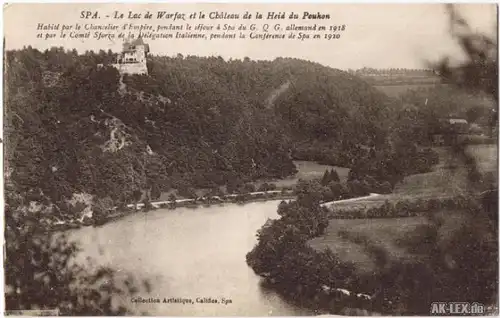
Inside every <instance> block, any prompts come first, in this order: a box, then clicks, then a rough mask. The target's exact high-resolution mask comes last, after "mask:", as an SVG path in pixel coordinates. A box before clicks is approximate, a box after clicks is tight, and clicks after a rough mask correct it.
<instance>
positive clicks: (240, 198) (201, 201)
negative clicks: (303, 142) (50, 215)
mask: <svg viewBox="0 0 500 318" xmlns="http://www.w3.org/2000/svg"><path fill="white" fill-rule="evenodd" d="M294 198H295V194H294V193H293V190H282V191H278V190H272V191H256V192H249V193H242V194H227V195H223V196H205V197H198V198H196V199H177V200H162V201H153V202H148V203H146V204H145V203H137V204H128V205H127V206H126V207H125V208H123V209H118V208H117V207H115V208H113V210H111V211H110V213H109V214H108V215H106V216H105V217H103V218H100V219H91V218H83V219H75V220H72V221H66V222H64V221H59V222H57V223H53V224H51V225H49V226H48V229H47V230H48V231H66V230H70V229H78V228H81V227H85V226H101V225H104V224H106V223H109V222H112V221H114V220H117V219H120V218H123V217H125V216H127V215H130V214H132V213H137V212H139V211H143V212H149V211H151V210H156V209H170V210H174V209H177V208H197V207H199V206H205V207H208V206H213V205H224V204H247V203H251V202H265V201H271V200H290V199H294Z"/></svg>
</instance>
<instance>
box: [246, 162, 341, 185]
mask: <svg viewBox="0 0 500 318" xmlns="http://www.w3.org/2000/svg"><path fill="white" fill-rule="evenodd" d="M293 163H294V164H295V166H296V167H297V170H298V172H297V174H295V175H294V176H292V177H289V178H286V179H282V180H272V181H267V182H272V183H274V184H276V186H277V187H278V188H283V187H291V186H293V185H295V184H297V182H298V181H299V179H302V180H313V179H321V177H323V174H324V173H325V171H326V170H327V169H328V170H330V169H335V170H337V173H338V175H339V178H340V181H342V182H345V181H346V180H347V175H348V174H349V168H344V167H336V166H329V165H322V164H318V163H316V162H312V161H301V160H294V161H293ZM262 183H264V181H259V182H255V184H256V186H257V187H258V186H259V185H260V184H262Z"/></svg>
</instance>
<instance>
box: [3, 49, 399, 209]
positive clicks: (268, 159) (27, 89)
mask: <svg viewBox="0 0 500 318" xmlns="http://www.w3.org/2000/svg"><path fill="white" fill-rule="evenodd" d="M113 55H114V54H113V53H112V52H104V51H101V52H99V53H98V54H95V53H93V52H86V53H85V54H83V55H78V54H77V52H76V51H66V52H65V51H64V50H63V49H62V48H53V49H51V50H47V51H45V52H40V51H38V50H36V49H32V48H30V47H28V48H25V49H23V50H18V51H9V52H7V53H6V57H5V63H6V86H5V92H6V117H5V118H6V121H5V132H6V159H7V163H6V168H7V176H8V177H9V178H8V181H9V185H11V186H14V187H15V189H16V192H17V193H20V194H21V196H22V197H24V198H25V199H26V200H28V202H29V201H33V200H35V201H36V200H38V199H39V198H40V195H41V196H42V197H46V198H49V199H50V201H51V202H53V203H56V202H66V201H67V200H68V199H69V198H71V197H72V196H73V195H74V194H78V193H80V194H81V193H87V194H90V195H92V196H95V197H96V198H99V200H101V201H102V200H103V202H107V203H108V205H109V204H110V202H112V203H113V204H117V205H120V204H125V203H128V202H133V201H134V200H138V198H139V197H140V195H141V191H143V190H145V189H152V188H155V190H156V191H155V192H160V191H166V190H168V189H170V188H177V189H179V188H186V187H199V188H210V187H213V186H215V185H223V184H228V183H234V182H239V181H243V182H246V181H250V180H255V179H259V178H282V177H286V176H289V175H292V174H294V173H295V172H296V169H295V167H294V165H293V163H292V157H291V156H290V154H291V153H294V147H295V145H296V144H300V143H311V142H321V143H324V144H328V147H330V148H332V147H336V146H335V145H341V146H342V148H340V146H339V148H337V149H338V150H339V151H340V150H341V149H342V151H343V153H344V157H346V158H347V159H345V161H346V162H348V161H349V160H348V159H349V158H350V156H351V155H350V154H351V151H352V150H356V149H357V148H356V147H359V145H374V144H381V143H384V142H385V137H386V135H387V133H388V127H389V126H390V125H388V120H389V116H387V114H388V113H389V111H390V108H389V107H391V102H390V101H389V99H388V98H386V97H385V96H384V95H383V94H381V93H380V92H378V91H377V90H375V89H373V88H372V87H371V86H370V85H369V84H367V83H366V82H365V81H363V80H361V79H359V78H357V77H355V76H352V75H349V74H348V73H345V72H342V71H339V70H335V69H331V68H327V67H324V66H321V65H319V64H315V63H311V62H307V61H302V60H296V59H276V60H274V61H272V62H269V61H251V60H249V59H246V60H244V61H240V60H230V61H224V60H223V59H221V58H215V57H211V58H200V57H192V56H188V57H186V58H184V57H182V56H177V57H174V58H170V57H159V56H153V57H152V58H151V61H150V62H149V69H150V76H143V75H141V76H139V75H134V76H124V77H123V78H120V76H119V74H118V72H117V71H116V70H115V69H114V68H109V67H104V68H99V69H98V68H97V67H96V65H97V64H98V63H106V61H110V60H112V58H113ZM340 141H342V142H340ZM37 198H38V199H37ZM58 207H59V209H60V210H61V211H62V210H64V205H63V206H58ZM61 213H62V212H61Z"/></svg>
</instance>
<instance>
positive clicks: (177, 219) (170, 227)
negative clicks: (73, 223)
mask: <svg viewBox="0 0 500 318" xmlns="http://www.w3.org/2000/svg"><path fill="white" fill-rule="evenodd" d="M278 204H279V201H268V202H255V203H249V204H246V205H230V204H228V205H225V206H212V207H199V208H196V209H189V208H179V209H176V210H167V209H160V210H156V211H151V212H149V213H137V214H134V215H130V216H128V217H125V218H123V219H121V220H118V221H115V222H112V223H109V224H106V225H104V226H102V227H98V228H93V227H87V228H83V229H80V230H77V231H75V232H73V233H72V238H73V239H75V240H77V241H79V242H80V243H81V245H82V248H83V252H82V255H81V256H82V257H88V256H90V257H91V258H93V259H94V260H95V261H96V262H97V263H98V264H100V265H111V266H112V267H113V268H114V269H116V270H118V271H120V272H130V273H132V274H134V275H135V276H136V277H137V278H140V279H151V281H152V285H153V291H152V292H151V294H145V295H140V296H142V297H143V298H149V297H153V298H159V299H161V301H163V299H164V298H166V299H169V298H187V299H192V300H193V302H196V298H212V299H217V300H219V302H220V301H221V300H222V298H225V299H226V300H230V301H231V303H228V304H226V305H223V304H220V303H219V304H212V303H206V304H201V303H198V304H196V303H195V304H184V305H183V304H176V303H159V304H155V303H144V304H137V303H132V300H126V301H127V302H128V303H129V304H130V305H131V306H136V308H137V309H139V310H140V311H147V312H148V314H152V315H175V316H220V315H222V316H268V315H271V316H297V315H310V314H311V312H309V311H307V310H303V309H299V308H297V307H295V306H293V305H291V304H288V303H286V302H285V301H284V300H282V299H281V298H280V297H279V296H278V295H276V294H275V293H273V292H269V291H264V290H263V289H262V288H261V287H260V286H259V281H260V278H259V277H258V276H256V275H255V274H254V273H253V271H252V270H251V268H249V267H248V266H247V264H246V262H245V255H246V253H247V252H249V251H250V250H251V249H252V247H253V246H254V245H255V243H256V236H255V234H256V232H257V230H258V229H259V228H260V227H261V226H262V225H263V224H264V223H265V221H266V220H267V218H277V217H278V215H277V214H276V210H277V206H278Z"/></svg>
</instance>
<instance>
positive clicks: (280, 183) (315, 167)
mask: <svg viewBox="0 0 500 318" xmlns="http://www.w3.org/2000/svg"><path fill="white" fill-rule="evenodd" d="M293 163H294V164H295V166H296V167H297V170H298V172H297V173H296V174H295V175H294V176H291V177H288V178H285V179H280V180H259V181H256V182H253V184H254V185H255V187H256V188H257V189H258V188H259V186H260V185H261V184H263V183H265V182H267V183H274V184H275V185H276V187H277V188H278V190H279V189H282V188H286V187H292V186H294V185H295V184H297V182H298V181H299V179H302V180H313V179H321V177H323V174H324V173H325V171H326V170H331V169H335V170H336V171H337V173H338V175H339V178H340V181H341V182H345V181H347V176H348V174H349V168H344V167H336V166H329V165H322V164H318V163H316V162H312V161H301V160H294V161H293ZM224 188H225V187H224ZM224 190H225V189H224ZM176 192H177V191H176V190H174V189H171V190H170V191H167V192H163V193H162V194H161V196H160V198H159V199H158V200H159V201H165V200H169V196H170V195H171V194H176ZM204 193H205V190H203V189H196V194H197V195H198V196H203V194H204Z"/></svg>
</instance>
